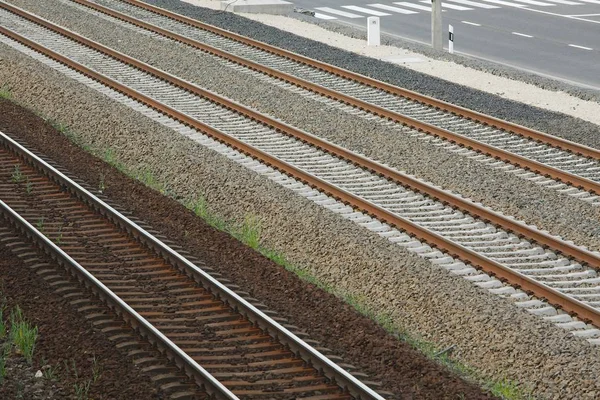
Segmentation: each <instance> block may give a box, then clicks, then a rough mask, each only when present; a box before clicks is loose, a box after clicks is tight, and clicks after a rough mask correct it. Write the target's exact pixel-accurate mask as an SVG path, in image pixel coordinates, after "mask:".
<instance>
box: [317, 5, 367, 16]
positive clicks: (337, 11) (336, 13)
mask: <svg viewBox="0 0 600 400" xmlns="http://www.w3.org/2000/svg"><path fill="white" fill-rule="evenodd" d="M316 9H317V10H321V11H324V12H326V13H329V14H335V15H340V16H342V17H346V18H364V16H362V15H356V14H352V13H349V12H346V11H339V10H336V9H334V8H329V7H316Z"/></svg>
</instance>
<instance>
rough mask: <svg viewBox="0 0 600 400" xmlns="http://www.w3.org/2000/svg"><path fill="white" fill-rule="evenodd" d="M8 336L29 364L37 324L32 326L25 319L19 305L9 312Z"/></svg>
mask: <svg viewBox="0 0 600 400" xmlns="http://www.w3.org/2000/svg"><path fill="white" fill-rule="evenodd" d="M10 324H11V327H10V337H11V340H12V342H13V343H14V344H15V346H17V349H19V351H20V352H21V354H23V357H25V359H26V360H27V362H28V363H29V364H31V362H32V360H33V350H34V348H35V342H36V340H37V337H38V328H37V326H35V327H34V326H32V325H31V324H30V323H29V322H27V321H25V319H24V317H23V312H22V311H21V309H20V308H19V306H17V307H15V309H14V310H13V311H12V312H11V314H10Z"/></svg>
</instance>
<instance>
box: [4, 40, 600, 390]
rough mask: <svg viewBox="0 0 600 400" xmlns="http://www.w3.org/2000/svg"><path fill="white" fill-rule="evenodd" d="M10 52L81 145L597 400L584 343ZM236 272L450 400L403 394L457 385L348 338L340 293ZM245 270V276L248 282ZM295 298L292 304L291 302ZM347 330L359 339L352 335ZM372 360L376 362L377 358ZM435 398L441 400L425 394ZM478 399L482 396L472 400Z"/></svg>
mask: <svg viewBox="0 0 600 400" xmlns="http://www.w3.org/2000/svg"><path fill="white" fill-rule="evenodd" d="M0 54H2V57H3V60H2V69H0V85H2V84H5V85H8V86H9V87H10V88H11V90H12V93H13V96H14V99H15V100H16V101H18V102H19V103H21V104H23V105H25V106H26V107H28V108H32V109H35V110H36V111H37V112H39V113H40V114H42V115H44V116H46V117H47V118H53V119H54V120H56V121H59V122H60V123H61V124H64V125H66V126H68V127H69V132H70V133H69V134H70V135H71V137H72V139H76V140H78V142H79V143H80V145H81V146H89V148H91V149H94V150H96V151H98V152H100V153H101V154H108V153H109V150H110V154H111V158H112V159H113V160H115V161H118V162H119V163H120V164H121V165H122V166H124V167H127V168H129V169H130V170H132V171H141V170H144V171H147V172H149V173H151V174H152V176H153V177H154V179H155V180H156V182H160V183H162V184H163V185H167V186H165V187H168V190H169V193H171V194H172V195H173V196H174V197H175V198H178V199H180V200H185V199H190V198H194V197H196V198H197V196H200V195H201V196H204V197H205V198H206V200H207V202H208V204H209V205H210V208H211V209H212V210H213V211H215V212H218V213H219V214H220V215H222V216H223V217H224V218H225V219H227V220H230V221H233V222H237V223H240V222H241V221H243V220H244V218H245V217H246V216H247V215H249V214H250V215H254V216H256V218H257V219H258V220H259V221H261V223H262V225H261V227H262V237H263V244H264V245H265V246H267V247H269V248H272V249H274V250H276V251H279V252H281V253H283V254H285V255H286V257H287V258H288V259H289V260H290V261H292V262H293V263H294V264H295V265H297V266H299V267H302V268H303V269H304V270H305V271H306V272H308V273H310V274H311V275H313V276H315V277H316V278H317V279H319V280H320V281H321V282H323V283H325V284H327V285H329V286H330V287H332V288H334V289H336V290H338V291H339V292H340V293H345V294H347V295H350V296H353V297H354V298H356V299H360V301H361V302H362V303H363V304H364V305H365V306H367V307H369V308H370V309H372V310H377V312H378V313H380V314H381V315H385V316H387V317H388V318H389V319H390V320H392V321H393V322H394V323H395V324H396V325H397V326H398V327H402V328H403V329H405V330H407V331H408V332H410V333H411V334H413V335H416V336H420V337H423V338H425V339H427V340H430V341H432V342H434V343H435V344H437V345H438V346H439V347H440V348H444V347H447V346H449V345H456V348H457V351H456V353H455V355H454V356H453V357H456V359H458V360H460V361H462V362H465V363H467V364H469V365H471V366H473V367H474V368H476V369H477V370H478V371H480V373H481V374H483V375H484V376H487V377H494V378H496V379H502V378H506V379H510V380H515V381H518V382H521V383H522V385H523V386H526V387H528V388H530V389H531V390H533V392H534V394H535V395H536V396H543V397H550V398H561V399H582V398H583V399H585V398H589V399H593V398H596V397H597V395H598V394H599V393H600V382H598V380H597V379H596V378H597V371H598V369H599V368H600V354H599V353H598V351H597V349H595V348H593V347H590V346H589V345H588V343H587V342H585V341H584V340H581V339H577V338H575V337H572V336H571V335H570V334H569V333H568V332H566V331H563V330H561V329H559V328H556V327H555V326H553V325H551V324H549V323H546V322H544V321H542V320H540V319H539V318H537V317H534V316H532V315H530V314H528V313H526V312H525V311H523V310H520V309H517V308H516V307H514V306H513V305H512V304H511V303H510V302H509V301H508V300H504V299H500V298H498V297H496V296H493V295H491V294H489V293H488V292H486V291H483V290H481V289H478V288H476V287H474V286H473V285H472V284H470V283H469V282H467V281H465V280H464V279H462V278H459V277H455V276H451V275H450V274H448V273H447V272H446V271H443V270H442V269H441V268H439V267H436V266H433V265H431V264H430V263H428V262H427V261H425V260H424V259H421V258H419V257H417V256H416V255H414V254H411V253H408V252H407V251H405V250H404V249H402V248H400V247H398V246H396V245H393V244H392V243H390V242H389V241H387V240H385V239H383V238H381V237H379V236H377V235H375V234H373V233H370V232H369V231H367V230H365V229H363V228H360V227H359V226H357V225H355V224H353V223H351V222H349V221H347V220H344V219H342V218H341V217H339V216H338V215H335V214H333V213H331V212H329V211H326V210H325V209H323V208H321V207H318V206H317V205H315V204H314V203H312V202H310V201H308V200H306V199H304V198H301V197H299V196H297V195H295V194H294V193H292V192H291V191H289V190H286V189H283V188H282V187H280V186H278V185H276V184H275V183H273V182H271V181H268V180H267V179H266V178H263V177H261V176H260V175H257V174H255V173H252V172H250V171H249V170H247V169H245V168H243V167H241V166H240V165H238V164H235V163H232V162H231V161H229V160H227V159H226V157H224V156H221V155H218V154H216V153H215V152H213V151H209V150H207V149H206V148H204V147H202V146H200V145H198V144H196V143H195V142H192V141H191V140H189V139H185V138H183V137H181V136H179V135H177V134H175V133H174V132H173V131H171V130H169V129H167V128H165V127H163V126H161V125H158V124H157V123H155V122H153V121H151V120H149V119H147V118H145V117H143V116H141V115H140V114H138V113H136V112H133V111H132V110H130V109H128V108H126V107H125V106H123V105H121V104H117V103H115V102H114V101H111V100H109V99H108V98H107V97H106V96H104V95H100V94H98V93H97V92H95V91H93V90H91V89H89V88H88V87H86V86H84V85H82V84H79V83H76V82H74V81H72V80H70V79H66V78H65V77H64V76H63V75H61V74H59V73H57V72H56V71H54V70H52V69H50V68H48V67H46V66H44V65H41V64H40V63H38V62H36V61H34V60H32V59H31V58H29V57H27V56H24V55H22V54H20V53H18V52H16V51H14V50H12V49H10V48H8V47H7V46H4V45H1V46H0ZM1 115H4V113H3V114H1ZM27 140H28V141H30V142H31V143H32V144H33V145H35V146H36V147H38V148H44V149H46V148H47V149H48V151H49V152H52V154H50V155H51V156H54V157H56V158H60V159H61V160H62V162H63V163H64V164H65V165H67V163H73V164H76V163H74V162H73V159H74V155H72V153H70V151H68V149H69V148H70V147H69V146H68V145H67V144H66V143H65V142H64V139H61V138H60V137H58V136H56V135H51V136H47V135H42V134H39V133H36V134H30V135H29V136H28V137H27ZM61 140H62V141H61ZM173 160H176V161H177V162H173ZM95 165H96V164H95V163H90V162H87V163H85V164H82V166H80V167H79V168H85V170H86V171H87V172H86V173H85V174H84V173H83V171H79V170H77V169H73V171H74V172H75V173H77V174H80V173H81V175H82V176H87V177H89V182H90V183H91V184H92V185H94V186H97V185H98V184H99V181H100V179H103V180H104V181H105V185H106V188H107V194H108V193H110V194H111V195H113V194H114V195H115V196H116V198H117V199H118V198H119V196H122V197H121V198H124V199H133V198H136V197H140V203H134V202H132V203H131V204H130V203H128V202H125V201H124V202H123V203H124V204H127V205H128V206H129V207H132V208H133V209H134V211H136V212H139V213H140V214H139V215H140V216H141V217H142V218H144V219H146V220H148V221H149V222H151V223H152V224H153V225H155V227H157V228H162V227H163V226H164V227H166V228H169V229H164V232H165V233H166V234H167V235H168V236H170V237H172V238H173V239H174V240H175V241H179V242H180V243H182V244H188V243H189V244H191V245H193V244H194V243H196V244H198V243H204V246H197V247H193V246H191V245H190V246H186V247H190V248H191V249H192V250H193V252H198V254H200V255H201V254H203V253H202V252H208V254H210V253H213V254H219V253H223V254H229V253H231V254H232V256H235V253H236V252H235V251H236V250H237V248H235V247H233V248H230V247H225V248H223V247H219V245H218V243H219V242H218V241H212V242H210V243H207V242H204V240H205V238H204V235H205V234H206V233H207V232H209V231H207V230H199V229H198V225H195V224H194V223H197V219H195V218H192V216H191V214H190V213H187V214H186V212H185V211H184V210H183V209H181V208H179V209H178V208H177V207H175V204H174V203H168V204H169V206H168V207H163V206H161V205H160V204H161V203H159V202H158V200H157V197H152V198H144V197H142V196H139V194H140V191H139V190H134V189H133V188H129V187H127V188H125V189H124V187H122V186H120V185H119V184H118V183H117V184H114V187H113V183H112V181H109V180H108V179H107V177H108V178H110V175H108V174H109V173H111V172H110V171H111V170H110V169H107V168H106V167H104V168H102V167H95ZM68 166H69V167H70V168H71V166H70V164H68ZM109 191H110V192H109ZM157 196H158V195H157ZM135 204H138V205H135ZM151 211H155V212H156V213H157V214H158V215H160V218H159V219H158V221H156V219H153V218H152V215H151V214H154V212H151ZM186 215H187V219H186V217H185V216H186ZM155 221H156V222H155ZM173 227H174V228H173ZM161 230H162V229H161ZM219 235H222V234H219ZM217 238H218V236H217ZM202 249H204V250H202ZM224 249H225V250H224ZM209 265H210V264H209ZM225 265H227V264H225ZM232 265H236V264H232ZM232 265H227V266H226V267H224V266H223V264H216V265H214V266H213V267H214V268H215V269H216V270H217V271H220V272H222V273H223V275H225V276H230V277H232V280H233V281H234V283H237V284H238V285H240V286H241V287H242V288H245V289H247V290H248V291H249V292H251V293H252V294H254V296H255V297H258V298H260V299H261V300H262V299H265V303H266V304H267V305H268V306H269V307H270V308H272V309H274V310H277V311H279V312H280V313H281V314H282V315H283V316H285V317H287V318H288V319H289V320H290V322H292V323H293V324H295V325H298V326H302V327H303V328H306V330H307V331H308V333H309V334H310V335H311V336H313V337H315V338H317V339H320V340H322V343H323V345H325V346H326V347H330V348H332V349H334V350H336V351H339V354H340V355H341V356H342V357H344V359H345V360H346V361H347V362H351V363H354V362H355V360H356V361H358V362H356V365H358V366H360V367H363V368H364V369H365V371H366V372H367V373H371V374H373V372H374V371H382V370H384V371H387V373H390V374H391V373H392V372H393V373H398V375H397V378H396V380H395V379H392V378H390V377H389V376H388V377H385V374H384V378H385V379H382V380H383V381H384V382H385V383H386V384H388V383H392V384H395V385H399V387H398V389H399V390H397V391H395V393H404V392H403V390H406V391H407V392H406V393H408V394H407V396H406V397H407V398H410V396H411V393H412V396H413V398H440V397H439V396H440V394H439V390H440V387H442V388H443V389H442V393H448V392H446V391H445V386H444V384H438V385H437V386H436V384H432V385H431V386H427V385H425V383H419V385H420V386H416V385H415V383H414V382H411V383H406V384H403V383H402V382H406V381H405V380H404V378H405V376H404V375H403V374H402V371H404V372H406V373H407V374H408V375H409V376H415V375H417V376H421V378H420V379H425V380H427V379H432V378H435V377H439V376H443V374H444V373H445V372H444V371H443V370H441V371H440V372H427V371H426V372H425V373H424V374H423V373H422V372H418V373H415V372H414V371H413V372H409V371H411V370H412V368H411V367H410V364H409V362H410V359H411V358H410V357H406V356H404V357H402V356H401V355H396V353H387V351H386V350H385V347H384V350H383V351H381V349H380V346H378V345H377V344H374V343H373V342H369V340H370V338H372V337H373V336H372V334H371V332H382V331H381V330H378V329H379V328H376V327H373V331H371V330H367V329H364V330H359V332H358V333H357V332H356V326H355V325H347V326H348V329H347V330H344V329H342V328H341V327H340V326H341V325H337V324H338V323H340V324H341V323H342V322H344V321H345V319H343V320H341V321H339V322H338V320H335V319H334V317H335V313H334V312H332V313H331V314H328V312H329V310H328V309H327V307H326V306H323V303H320V301H321V300H320V299H328V298H330V297H329V295H324V294H320V295H319V296H318V297H317V296H315V295H314V294H310V295H309V294H306V293H305V294H304V295H301V294H300V293H298V294H295V293H296V292H294V291H292V293H294V295H293V296H291V295H290V288H289V287H288V286H286V285H284V284H283V282H287V279H285V280H284V279H283V278H284V277H286V276H287V272H285V271H284V270H283V269H282V268H281V267H277V266H274V265H273V266H272V269H270V270H262V269H260V268H261V267H260V266H259V267H257V266H256V265H259V264H254V263H252V262H250V263H249V264H244V266H243V267H242V266H240V267H239V268H238V267H234V266H232ZM238 265H239V264H238ZM238 270H239V271H244V272H243V273H241V272H240V273H239V275H238V272H236V271H238ZM262 275H267V276H275V277H277V278H276V279H279V280H280V281H279V283H278V284H277V285H273V284H271V285H269V286H268V287H264V286H260V285H258V282H257V280H258V279H257V277H259V276H262ZM319 293H320V292H319ZM271 296H272V297H271ZM283 299H287V301H285V302H282V303H279V302H278V300H283ZM304 301H315V306H316V308H308V307H303V306H302V305H304V304H305V303H302V302H304ZM299 302H300V303H299ZM299 304H300V306H299ZM299 310H303V311H302V312H299ZM304 310H306V311H304ZM333 310H336V311H337V310H338V309H333ZM309 311H310V313H311V315H313V314H312V312H315V314H314V315H315V317H314V318H317V316H319V318H320V319H319V321H320V322H316V321H317V320H313V323H312V324H306V323H303V320H302V316H303V315H305V314H304V313H308V312H309ZM348 320H349V321H355V319H352V318H349V319H348ZM332 321H335V322H333V323H332ZM332 328H333V329H332ZM346 332H351V334H349V336H346ZM361 332H362V333H361ZM361 334H362V335H363V336H362V337H361ZM394 343H395V342H394ZM365 354H367V355H369V357H366V358H365V357H364V355H365ZM390 354H391V355H390ZM353 357H355V358H353ZM407 366H408V367H407ZM405 367H407V369H406V370H404V368H405ZM415 370H416V371H418V368H416V369H415ZM373 375H375V378H378V376H377V375H376V374H373ZM419 382H423V381H419ZM384 386H385V385H384ZM426 387H427V388H429V390H430V392H429V393H430V397H427V396H425V395H421V394H419V393H418V392H415V391H416V390H417V389H419V390H425V389H423V388H426ZM450 396H452V395H450ZM449 398H450V397H449ZM466 398H472V397H469V396H468V395H467V396H466Z"/></svg>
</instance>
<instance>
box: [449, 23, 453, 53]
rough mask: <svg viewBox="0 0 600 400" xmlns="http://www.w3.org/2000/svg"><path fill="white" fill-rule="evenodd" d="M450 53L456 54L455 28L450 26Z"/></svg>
mask: <svg viewBox="0 0 600 400" xmlns="http://www.w3.org/2000/svg"><path fill="white" fill-rule="evenodd" d="M448 52H449V53H450V54H454V27H453V26H452V25H448Z"/></svg>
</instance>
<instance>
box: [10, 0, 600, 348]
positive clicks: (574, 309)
mask: <svg viewBox="0 0 600 400" xmlns="http://www.w3.org/2000/svg"><path fill="white" fill-rule="evenodd" d="M0 8H2V11H1V12H0V21H1V22H2V23H1V26H2V27H3V28H0V33H2V35H4V36H5V37H7V36H10V37H11V38H12V39H11V40H16V41H18V42H20V43H22V44H24V45H26V46H28V47H30V48H32V49H34V50H35V52H40V53H43V54H44V55H45V57H50V58H52V59H54V60H55V61H58V62H60V63H62V64H64V65H66V66H68V67H66V66H63V67H61V68H62V71H63V72H65V73H67V71H69V72H68V73H69V74H70V76H76V75H77V76H78V75H80V74H85V75H86V76H87V77H89V78H91V79H94V80H95V81H96V82H99V83H95V84H93V85H90V86H94V87H96V88H98V90H104V93H108V92H109V91H111V90H110V89H108V88H107V87H110V88H111V89H112V90H117V91H118V92H120V93H122V94H125V95H126V96H127V97H125V96H123V95H115V96H113V97H114V98H116V99H120V100H119V101H122V102H124V103H126V104H128V105H130V106H133V105H132V103H135V102H134V101H133V100H131V99H135V100H136V101H137V102H138V106H134V107H137V108H136V109H139V110H143V109H144V108H147V106H148V107H151V108H152V110H149V111H148V112H146V115H149V116H152V114H156V112H155V111H153V110H158V111H160V112H161V113H162V114H164V115H166V116H168V117H164V116H163V117H160V118H161V121H162V123H164V124H166V125H167V126H170V127H172V128H173V129H179V131H180V132H182V133H183V134H187V135H188V136H189V137H191V138H193V139H194V140H197V141H199V142H200V143H202V144H204V145H206V146H209V147H212V148H214V149H215V150H217V151H220V152H221V153H223V154H227V155H228V156H229V157H230V158H232V159H234V160H238V161H240V162H242V163H245V165H247V166H248V167H249V168H253V169H254V170H256V171H257V172H259V173H262V174H265V175H267V176H269V177H270V178H271V179H273V180H275V181H276V182H278V183H280V184H281V185H283V186H285V187H289V188H290V189H292V190H298V191H299V192H301V194H303V195H305V196H307V197H309V198H311V199H312V200H313V201H316V202H317V203H319V204H321V205H324V206H326V207H328V208H330V209H332V210H333V211H335V212H338V213H340V214H341V215H343V216H344V217H346V218H349V219H351V220H354V221H355V222H357V223H363V224H367V225H369V226H371V225H372V224H371V222H369V220H370V218H369V217H365V215H364V214H363V213H361V212H364V213H366V214H368V215H371V216H373V217H375V218H377V219H378V220H379V221H381V222H383V224H378V225H377V224H375V225H376V226H375V227H372V229H374V230H376V231H377V232H378V233H379V234H381V235H382V236H385V237H387V238H388V239H389V240H391V241H393V242H396V243H399V244H401V245H403V246H405V247H409V248H412V249H413V250H414V251H416V252H418V253H421V255H422V256H424V257H427V258H429V259H431V260H432V261H433V262H435V263H437V264H442V265H443V266H445V267H446V268H447V269H452V270H454V271H455V272H457V273H459V274H462V275H464V276H465V277H466V278H467V279H469V280H473V281H474V282H477V284H478V285H479V286H481V287H484V288H487V289H489V290H491V291H492V292H494V293H498V294H504V295H508V296H511V297H513V298H514V299H515V300H516V301H517V302H518V303H517V304H518V305H520V306H521V307H524V308H527V309H528V310H529V311H530V312H532V313H535V314H539V315H542V316H546V318H548V319H549V320H551V321H554V322H556V323H558V324H560V325H561V326H562V327H564V328H566V329H570V330H573V331H574V334H575V335H577V336H582V337H585V338H587V339H588V340H589V341H590V342H591V343H598V344H600V330H598V329H595V328H594V329H588V328H589V327H588V326H586V324H585V322H592V323H594V324H595V325H596V326H600V312H599V307H600V285H599V284H598V283H600V279H599V278H598V276H597V269H598V268H599V267H600V256H599V254H598V253H597V252H592V251H589V250H587V249H585V248H582V247H579V246H576V245H574V244H572V243H569V242H566V241H564V240H562V239H560V238H557V237H554V236H552V235H550V234H548V233H545V232H542V231H539V230H537V229H535V228H533V227H529V226H527V225H526V224H524V223H521V222H519V221H516V220H514V219H512V218H509V217H506V216H504V215H502V214H498V213H496V212H494V211H493V210H490V209H488V208H486V207H484V206H481V205H478V204H474V203H472V202H470V201H468V200H465V199H463V198H461V197H459V196H456V195H453V194H450V193H448V192H446V191H444V190H442V189H440V188H438V187H434V186H431V185H429V184H427V183H424V182H422V181H420V180H418V179H416V178H414V177H410V176H407V175H404V174H401V173H399V172H397V171H394V170H393V169H391V168H388V167H386V166H385V165H381V164H378V163H376V162H373V161H371V160H368V159H366V158H365V157H362V156H360V155H357V154H354V153H352V152H350V151H348V150H345V149H343V148H340V147H338V146H335V145H333V144H331V143H328V142H325V141H323V140H321V139H319V138H316V137H314V136H312V135H310V134H309V133H306V132H302V131H299V130H297V129H295V128H293V127H290V126H287V125H285V124H283V123H281V122H277V121H273V120H270V119H269V118H267V117H265V116H262V115H260V114H258V113H256V112H254V111H252V110H248V109H246V108H244V107H243V106H241V105H238V104H235V103H233V102H231V101H228V100H226V99H222V98H220V97H219V96H217V95H215V94H212V93H210V92H207V91H205V90H203V89H201V88H199V87H196V86H194V85H193V84H190V83H188V82H184V81H182V80H180V79H178V78H176V77H173V76H171V75H169V74H166V73H164V72H162V71H159V70H156V69H155V68H153V67H151V66H148V65H145V64H143V63H141V62H139V61H136V60H133V59H131V58H130V57H127V56H125V55H122V54H120V53H118V52H115V51H113V50H111V49H108V48H106V47H104V46H102V45H99V44H97V43H94V42H92V41H89V40H87V39H85V38H81V37H78V36H77V35H76V34H74V33H72V32H69V31H66V30H64V29H62V28H60V27H57V26H55V25H53V24H51V23H49V22H47V21H44V20H41V19H39V18H37V17H35V16H33V15H29V14H28V13H27V12H24V11H23V10H19V9H18V8H16V7H13V6H11V5H8V4H7V3H4V2H0ZM16 14H20V15H21V16H22V17H21V16H17V15H16ZM33 21H35V23H34V22H33ZM42 25H43V26H42ZM68 37H69V38H71V39H69V38H68ZM7 40H9V39H7ZM10 43H14V42H13V41H11V42H10ZM12 45H13V46H17V45H16V44H12ZM17 47H18V46H17ZM20 49H21V51H24V50H23V49H24V48H22V46H21V48H20ZM28 51H29V53H28V54H30V55H32V56H34V55H35V54H36V53H35V52H34V51H31V50H28ZM40 57H41V56H40ZM84 64H85V65H84ZM74 70H75V71H78V73H76V72H74ZM86 79H88V78H86ZM100 83H101V84H100ZM139 103H142V104H143V106H142V105H139ZM155 117H156V116H155ZM157 118H158V117H157ZM182 124H183V125H182ZM198 131H199V132H201V133H199V132H198ZM184 132H186V133H184ZM203 134H204V135H203ZM213 139H215V140H216V141H215V140H213ZM240 153H241V154H240ZM244 154H246V155H249V156H251V157H252V158H253V159H254V160H258V161H260V162H261V163H257V162H256V161H253V160H250V162H248V161H247V157H245V156H244ZM274 169H276V170H278V171H280V172H282V173H277V172H276V171H274ZM302 183H305V184H307V185H310V186H312V187H313V188H316V189H318V190H320V191H321V193H319V192H318V191H311V190H310V189H309V190H308V191H307V190H306V187H305V186H304V185H302ZM322 193H324V194H326V195H328V196H330V197H328V196H326V195H323V194H322ZM335 199H338V200H339V202H336V200H335ZM342 203H345V204H347V205H350V206H351V207H347V206H344V204H342ZM356 210H358V211H361V212H356ZM369 226H367V227H369ZM413 237H416V238H418V239H419V240H423V241H425V242H426V243H427V244H428V246H424V245H422V244H421V243H419V242H418V241H416V240H415V239H414V238H413ZM436 249H437V250H436ZM475 269H481V270H483V271H486V272H487V273H488V274H489V275H495V276H496V277H497V278H498V279H494V278H490V277H489V276H488V275H485V274H479V273H477V271H476V270H475ZM501 280H505V281H508V282H509V283H510V284H512V285H516V286H517V287H521V288H522V289H523V290H525V291H529V292H530V293H533V294H534V295H535V296H537V297H538V298H542V299H547V301H548V302H549V303H550V304H552V305H554V306H556V307H558V308H562V309H564V310H565V311H567V312H569V313H572V314H576V315H577V316H578V317H579V319H580V320H573V319H572V318H571V317H570V316H569V315H568V314H563V313H557V310H556V309H555V308H553V307H550V306H548V304H547V303H545V302H542V301H540V300H539V299H531V298H529V296H528V295H527V294H526V293H523V292H519V291H515V290H514V288H511V287H506V286H504V285H503V284H502V282H501Z"/></svg>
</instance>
